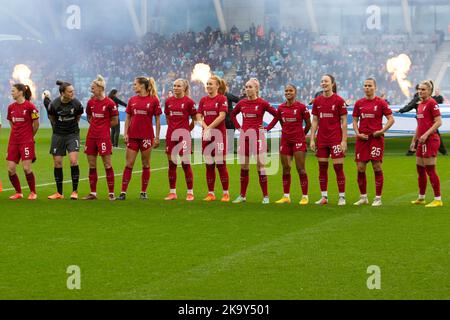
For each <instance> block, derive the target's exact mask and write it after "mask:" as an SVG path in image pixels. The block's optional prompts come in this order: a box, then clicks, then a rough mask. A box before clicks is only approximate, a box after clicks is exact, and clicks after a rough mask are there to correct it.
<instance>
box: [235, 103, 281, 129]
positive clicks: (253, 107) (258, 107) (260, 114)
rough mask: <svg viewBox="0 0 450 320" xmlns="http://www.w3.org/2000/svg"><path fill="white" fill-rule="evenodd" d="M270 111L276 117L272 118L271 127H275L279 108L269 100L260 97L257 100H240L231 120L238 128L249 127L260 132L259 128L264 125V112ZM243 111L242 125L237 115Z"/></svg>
mask: <svg viewBox="0 0 450 320" xmlns="http://www.w3.org/2000/svg"><path fill="white" fill-rule="evenodd" d="M265 112H269V113H270V114H271V115H273V117H274V119H273V120H272V122H271V124H269V127H273V125H272V123H277V121H278V118H277V110H276V109H275V108H274V107H272V106H271V105H270V104H269V103H268V102H267V101H265V100H263V99H261V98H258V99H256V100H248V99H244V100H241V101H239V102H238V104H237V105H236V107H235V108H234V109H233V112H231V120H232V121H233V123H234V126H235V127H236V129H241V127H242V130H244V131H247V130H249V129H253V130H255V131H257V132H258V130H259V129H260V128H261V126H262V125H263V119H264V113H265ZM239 113H242V126H241V125H240V124H239V122H238V121H237V119H236V116H237V115H238V114H239Z"/></svg>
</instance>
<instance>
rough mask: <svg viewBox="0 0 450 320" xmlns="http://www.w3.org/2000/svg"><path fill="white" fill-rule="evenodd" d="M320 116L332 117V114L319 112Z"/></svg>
mask: <svg viewBox="0 0 450 320" xmlns="http://www.w3.org/2000/svg"><path fill="white" fill-rule="evenodd" d="M320 118H334V114H332V113H327V112H321V113H320Z"/></svg>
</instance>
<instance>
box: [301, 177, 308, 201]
mask: <svg viewBox="0 0 450 320" xmlns="http://www.w3.org/2000/svg"><path fill="white" fill-rule="evenodd" d="M299 178H300V186H301V187H302V193H303V195H304V196H307V195H308V185H309V183H308V175H307V174H306V173H299Z"/></svg>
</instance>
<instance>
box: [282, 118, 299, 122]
mask: <svg viewBox="0 0 450 320" xmlns="http://www.w3.org/2000/svg"><path fill="white" fill-rule="evenodd" d="M283 122H297V118H286V117H283Z"/></svg>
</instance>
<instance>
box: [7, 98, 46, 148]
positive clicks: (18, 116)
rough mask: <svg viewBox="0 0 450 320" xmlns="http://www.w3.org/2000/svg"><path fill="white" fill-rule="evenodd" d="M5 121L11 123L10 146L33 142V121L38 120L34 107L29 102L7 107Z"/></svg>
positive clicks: (37, 113)
mask: <svg viewBox="0 0 450 320" xmlns="http://www.w3.org/2000/svg"><path fill="white" fill-rule="evenodd" d="M7 119H8V120H9V121H11V122H12V127H11V133H10V136H9V143H10V144H23V143H29V142H34V135H33V121H34V120H36V119H39V112H38V110H37V109H36V106H35V105H34V104H32V103H31V102H30V101H25V102H24V103H22V104H19V103H17V102H14V103H13V104H11V105H10V106H9V107H8V117H7Z"/></svg>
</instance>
